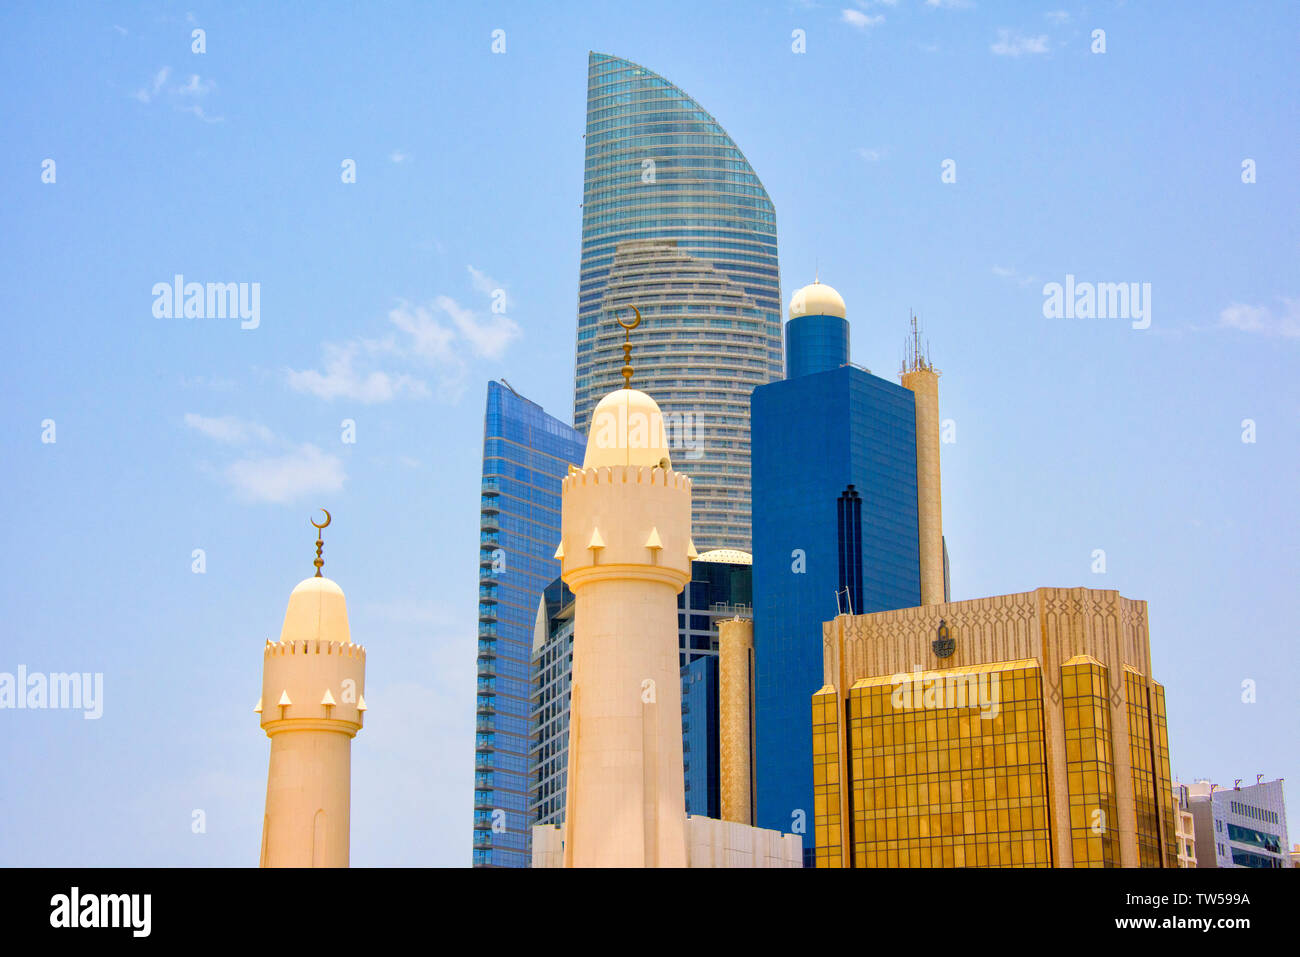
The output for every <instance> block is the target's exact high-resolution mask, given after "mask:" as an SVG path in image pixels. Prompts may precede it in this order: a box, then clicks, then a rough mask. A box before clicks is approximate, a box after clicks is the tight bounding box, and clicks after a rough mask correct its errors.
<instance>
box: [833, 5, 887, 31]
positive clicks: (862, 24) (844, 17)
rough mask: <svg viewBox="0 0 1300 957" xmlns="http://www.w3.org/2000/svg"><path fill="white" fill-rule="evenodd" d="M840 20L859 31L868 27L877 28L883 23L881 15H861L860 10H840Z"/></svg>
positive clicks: (883, 17)
mask: <svg viewBox="0 0 1300 957" xmlns="http://www.w3.org/2000/svg"><path fill="white" fill-rule="evenodd" d="M840 20H841V21H843V22H844V23H847V24H848V25H849V26H851V27H856V28H857V29H859V30H866V29H867V28H869V27H874V26H879V25H880V24H882V23H884V22H885V15H884V14H883V13H876V14H870V13H863V12H862V11H861V10H841V11H840Z"/></svg>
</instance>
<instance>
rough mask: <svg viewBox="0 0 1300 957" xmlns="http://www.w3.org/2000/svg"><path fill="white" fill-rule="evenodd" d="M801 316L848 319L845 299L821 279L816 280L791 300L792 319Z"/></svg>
mask: <svg viewBox="0 0 1300 957" xmlns="http://www.w3.org/2000/svg"><path fill="white" fill-rule="evenodd" d="M800 316H838V317H839V318H840V319H847V318H848V309H847V308H846V307H845V305H844V297H843V296H841V295H840V294H839V293H838V292H837V291H836V290H835V289H834V288H833V287H831V286H828V285H826V284H825V283H824V282H822V281H821V280H820V279H814V280H813V281H812V282H811V283H810V284H809V285H807V286H804V287H803V288H802V289H800V290H799V291H798V292H796V293H795V294H794V296H793V297H791V299H790V318H791V319H797V318H799V317H800Z"/></svg>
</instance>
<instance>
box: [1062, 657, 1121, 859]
mask: <svg viewBox="0 0 1300 957" xmlns="http://www.w3.org/2000/svg"><path fill="white" fill-rule="evenodd" d="M1061 689H1062V694H1063V695H1064V701H1063V702H1062V708H1063V710H1064V717H1065V722H1064V730H1065V761H1066V779H1067V781H1068V785H1069V791H1070V843H1071V845H1072V849H1073V851H1074V866H1075V867H1118V866H1119V831H1118V824H1119V817H1118V816H1117V815H1116V813H1115V762H1114V759H1113V757H1112V755H1111V747H1110V741H1111V734H1110V700H1109V698H1108V696H1107V690H1106V666H1105V665H1103V664H1102V663H1101V662H1099V661H1097V660H1095V659H1093V658H1085V657H1082V656H1080V658H1076V659H1071V660H1070V661H1068V662H1066V663H1065V665H1064V666H1063V667H1062V668H1061Z"/></svg>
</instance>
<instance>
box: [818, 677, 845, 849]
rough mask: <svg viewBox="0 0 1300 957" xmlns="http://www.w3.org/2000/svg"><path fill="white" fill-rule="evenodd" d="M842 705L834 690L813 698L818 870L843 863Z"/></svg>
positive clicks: (824, 691) (831, 689) (825, 690)
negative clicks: (841, 791) (841, 799)
mask: <svg viewBox="0 0 1300 957" xmlns="http://www.w3.org/2000/svg"><path fill="white" fill-rule="evenodd" d="M839 705H840V699H839V695H837V694H836V693H835V689H834V688H823V689H822V690H821V691H819V692H817V693H816V694H815V695H813V815H814V826H815V832H814V833H815V837H816V839H817V866H818V867H839V866H840V860H841V849H842V842H843V837H842V835H841V830H840V741H839V735H840V723H839Z"/></svg>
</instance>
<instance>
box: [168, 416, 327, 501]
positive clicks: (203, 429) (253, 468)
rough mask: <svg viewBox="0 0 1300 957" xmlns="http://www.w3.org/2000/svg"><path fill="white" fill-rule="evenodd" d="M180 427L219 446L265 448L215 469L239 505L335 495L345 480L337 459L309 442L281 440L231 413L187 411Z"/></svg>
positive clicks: (249, 450) (254, 450)
mask: <svg viewBox="0 0 1300 957" xmlns="http://www.w3.org/2000/svg"><path fill="white" fill-rule="evenodd" d="M185 425H186V426H187V427H189V428H191V429H193V430H195V431H196V432H198V433H199V434H201V435H203V436H206V437H207V438H209V439H212V440H213V441H215V442H220V443H221V444H223V445H233V446H270V448H256V449H254V448H246V449H245V450H244V452H243V455H242V458H239V459H238V460H236V461H234V462H230V463H229V464H227V465H225V466H224V467H222V468H219V469H217V470H216V474H217V475H218V476H219V477H220V479H221V481H222V482H223V483H224V484H225V485H226V486H227V487H228V488H230V490H231V491H232V492H233V493H234V495H235V497H236V498H237V499H239V500H240V501H243V502H250V503H263V502H269V503H273V504H283V503H288V502H294V501H297V500H298V499H299V498H301V497H303V496H307V495H313V494H315V493H317V492H337V491H339V490H340V489H342V488H343V482H344V480H345V479H346V478H347V476H346V475H345V474H344V470H343V462H342V461H341V460H340V459H339V457H338V456H336V455H330V454H329V453H327V452H324V451H322V450H321V449H320V448H319V447H318V446H316V445H313V444H312V443H310V442H303V443H293V442H287V441H284V440H281V439H279V438H277V437H276V435H275V434H274V433H273V432H272V431H271V430H270V429H268V428H267V427H266V426H264V425H260V424H258V423H256V422H249V421H246V420H244V419H240V418H238V417H236V416H233V415H223V416H204V415H199V414H197V413H195V412H187V413H186V414H185ZM205 469H208V470H210V467H207V466H205Z"/></svg>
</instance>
